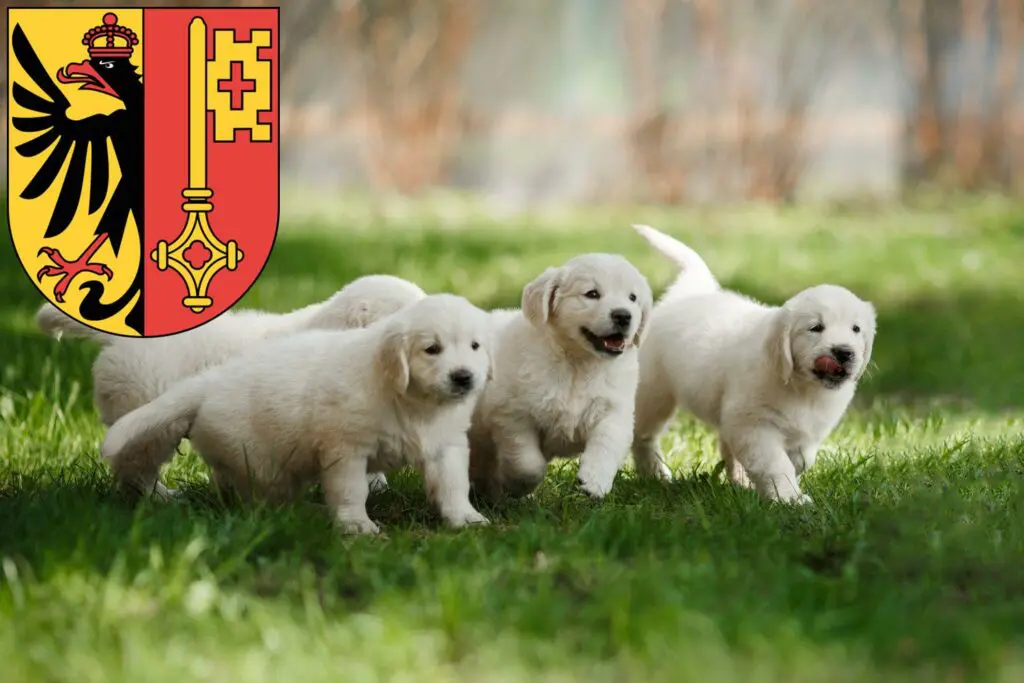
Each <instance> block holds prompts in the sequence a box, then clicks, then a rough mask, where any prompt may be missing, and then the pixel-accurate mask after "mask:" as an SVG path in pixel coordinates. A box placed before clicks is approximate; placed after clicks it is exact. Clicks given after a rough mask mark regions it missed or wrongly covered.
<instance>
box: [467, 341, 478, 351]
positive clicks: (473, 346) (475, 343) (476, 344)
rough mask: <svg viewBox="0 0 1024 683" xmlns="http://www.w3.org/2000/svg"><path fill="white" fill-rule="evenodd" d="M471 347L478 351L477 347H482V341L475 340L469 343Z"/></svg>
mask: <svg viewBox="0 0 1024 683" xmlns="http://www.w3.org/2000/svg"><path fill="white" fill-rule="evenodd" d="M469 348H471V349H473V350H474V351H476V350H477V349H479V348H480V342H473V343H472V344H470V345H469Z"/></svg>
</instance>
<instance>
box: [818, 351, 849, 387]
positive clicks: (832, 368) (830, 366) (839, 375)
mask: <svg viewBox="0 0 1024 683" xmlns="http://www.w3.org/2000/svg"><path fill="white" fill-rule="evenodd" d="M812 372H814V376H815V377H817V378H818V379H819V380H820V381H821V383H822V384H824V385H825V386H827V387H838V386H839V385H840V384H842V383H843V382H845V381H846V380H847V379H848V378H849V377H850V371H849V370H847V369H846V368H845V367H844V366H843V364H842V363H840V362H839V361H837V360H836V359H835V358H833V357H832V356H818V357H817V358H815V359H814V367H813V368H812Z"/></svg>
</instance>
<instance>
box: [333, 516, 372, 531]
mask: <svg viewBox="0 0 1024 683" xmlns="http://www.w3.org/2000/svg"><path fill="white" fill-rule="evenodd" d="M338 528H340V529H341V532H342V533H343V534H346V535H358V534H379V533H380V527H379V526H377V525H376V524H375V523H374V522H373V520H371V519H370V518H369V517H365V518H358V517H356V518H349V519H343V518H340V517H339V518H338Z"/></svg>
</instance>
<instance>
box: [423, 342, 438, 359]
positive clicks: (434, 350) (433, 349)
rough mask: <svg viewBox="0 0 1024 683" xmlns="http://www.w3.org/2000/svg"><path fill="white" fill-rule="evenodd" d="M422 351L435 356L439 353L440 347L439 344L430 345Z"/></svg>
mask: <svg viewBox="0 0 1024 683" xmlns="http://www.w3.org/2000/svg"><path fill="white" fill-rule="evenodd" d="M423 350H424V351H426V352H427V353H428V354H430V355H431V356H436V355H437V354H439V353H441V345H440V344H431V345H430V346H428V347H427V348H425V349H423Z"/></svg>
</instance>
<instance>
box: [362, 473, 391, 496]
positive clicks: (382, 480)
mask: <svg viewBox="0 0 1024 683" xmlns="http://www.w3.org/2000/svg"><path fill="white" fill-rule="evenodd" d="M366 480H367V481H368V482H369V485H370V493H381V492H383V491H387V490H388V478H387V477H385V476H384V473H383V472H370V473H369V474H367V475H366Z"/></svg>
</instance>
